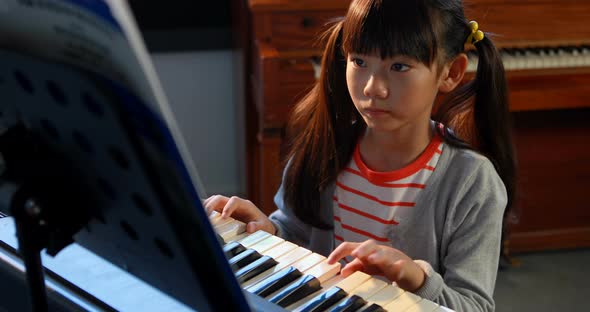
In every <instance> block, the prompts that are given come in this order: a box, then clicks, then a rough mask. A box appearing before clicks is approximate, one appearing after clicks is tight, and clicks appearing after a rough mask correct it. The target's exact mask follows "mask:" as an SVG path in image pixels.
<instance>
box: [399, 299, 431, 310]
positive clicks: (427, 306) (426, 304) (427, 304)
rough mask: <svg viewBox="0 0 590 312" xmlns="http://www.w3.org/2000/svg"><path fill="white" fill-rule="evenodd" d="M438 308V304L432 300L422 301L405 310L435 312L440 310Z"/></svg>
mask: <svg viewBox="0 0 590 312" xmlns="http://www.w3.org/2000/svg"><path fill="white" fill-rule="evenodd" d="M438 306H439V305H438V304H436V303H434V302H432V301H430V300H426V299H422V300H420V301H419V302H418V303H417V304H416V305H414V306H412V307H410V308H408V309H407V310H404V312H434V311H435V310H436V309H438Z"/></svg>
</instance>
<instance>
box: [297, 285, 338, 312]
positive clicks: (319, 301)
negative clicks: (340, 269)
mask: <svg viewBox="0 0 590 312" xmlns="http://www.w3.org/2000/svg"><path fill="white" fill-rule="evenodd" d="M346 296H347V293H346V292H345V291H344V290H342V289H340V288H338V287H331V288H330V289H328V290H327V291H326V292H325V293H323V294H319V295H317V296H315V297H313V298H312V299H310V300H309V301H308V302H306V303H305V304H304V305H302V306H301V307H299V311H301V312H320V311H324V310H326V309H327V308H329V307H331V306H332V305H334V304H335V303H336V302H338V301H340V300H341V299H342V298H344V297H346Z"/></svg>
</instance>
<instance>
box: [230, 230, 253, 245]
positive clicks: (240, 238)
mask: <svg viewBox="0 0 590 312" xmlns="http://www.w3.org/2000/svg"><path fill="white" fill-rule="evenodd" d="M248 235H250V233H246V232H244V233H242V234H238V235H236V236H232V237H230V238H228V239H227V240H225V243H226V244H227V243H230V242H233V241H239V240H242V239H244V238H246V237H247V236H248Z"/></svg>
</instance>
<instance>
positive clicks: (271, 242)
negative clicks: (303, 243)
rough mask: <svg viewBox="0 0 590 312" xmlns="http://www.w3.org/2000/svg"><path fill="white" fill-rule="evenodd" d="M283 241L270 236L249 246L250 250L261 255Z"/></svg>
mask: <svg viewBox="0 0 590 312" xmlns="http://www.w3.org/2000/svg"><path fill="white" fill-rule="evenodd" d="M284 241H285V240H284V239H282V238H280V237H278V236H274V235H271V236H269V237H267V238H265V239H263V240H261V241H259V242H258V243H256V244H254V245H252V246H250V249H254V250H256V251H258V252H259V253H261V254H262V253H264V252H265V251H267V250H269V249H271V248H273V247H275V246H277V245H278V244H280V243H282V242H284Z"/></svg>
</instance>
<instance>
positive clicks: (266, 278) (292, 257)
mask: <svg viewBox="0 0 590 312" xmlns="http://www.w3.org/2000/svg"><path fill="white" fill-rule="evenodd" d="M281 245H282V244H281ZM309 254H311V251H310V250H307V249H305V248H303V247H296V248H295V249H293V250H291V251H289V252H287V253H286V254H284V255H282V256H280V257H277V258H274V259H275V260H276V261H277V262H278V263H279V264H278V265H276V266H275V267H274V268H272V269H270V270H267V271H265V272H263V273H261V274H259V275H258V276H256V277H255V278H253V279H252V280H251V281H248V282H247V283H244V284H242V287H243V288H245V289H246V290H248V291H250V290H251V289H250V288H251V287H253V286H255V287H256V288H261V287H262V288H266V287H264V286H263V285H264V284H269V283H271V281H274V279H276V277H277V275H275V274H278V272H280V271H282V270H283V269H285V268H286V267H289V266H290V265H291V264H293V263H295V262H296V261H298V260H300V259H303V258H304V257H306V256H308V255H309ZM294 269H295V270H297V269H296V268H294ZM297 271H299V270H297ZM258 283H262V285H260V286H256V284H258ZM272 283H276V282H272ZM283 285H284V284H283Z"/></svg>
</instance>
